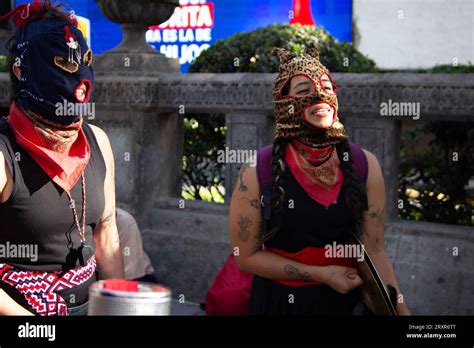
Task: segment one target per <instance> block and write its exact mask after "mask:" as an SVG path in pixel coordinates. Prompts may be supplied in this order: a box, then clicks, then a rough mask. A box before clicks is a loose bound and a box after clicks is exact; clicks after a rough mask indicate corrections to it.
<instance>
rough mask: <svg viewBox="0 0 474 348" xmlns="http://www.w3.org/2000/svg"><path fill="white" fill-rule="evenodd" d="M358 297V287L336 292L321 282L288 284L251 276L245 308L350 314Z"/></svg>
mask: <svg viewBox="0 0 474 348" xmlns="http://www.w3.org/2000/svg"><path fill="white" fill-rule="evenodd" d="M359 298H360V291H359V289H358V288H357V289H354V290H352V291H350V292H349V293H347V294H340V293H338V292H337V291H335V290H333V289H332V288H331V287H329V286H327V285H324V284H321V285H303V286H288V285H284V284H280V283H278V282H275V281H273V280H270V279H266V278H262V277H258V276H255V277H254V278H253V282H252V289H251V291H250V299H249V302H248V307H247V310H248V314H249V315H277V316H314V315H324V316H327V315H329V316H350V315H352V313H353V311H354V308H355V307H356V305H357V303H358V302H359Z"/></svg>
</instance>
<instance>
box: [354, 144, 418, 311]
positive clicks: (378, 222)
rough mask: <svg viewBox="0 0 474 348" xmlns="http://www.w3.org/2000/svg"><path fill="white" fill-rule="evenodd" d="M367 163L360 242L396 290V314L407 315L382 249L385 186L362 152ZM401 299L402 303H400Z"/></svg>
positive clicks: (371, 160)
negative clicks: (365, 204) (365, 198)
mask: <svg viewBox="0 0 474 348" xmlns="http://www.w3.org/2000/svg"><path fill="white" fill-rule="evenodd" d="M364 152H365V153H366V155H367V161H368V163H369V174H368V177H367V184H366V188H367V198H368V202H369V209H368V210H367V211H366V212H364V215H363V222H362V235H361V242H362V243H363V244H364V246H365V249H366V250H367V252H368V253H369V255H370V258H371V259H372V261H373V262H374V265H375V267H376V268H377V271H378V273H379V274H380V277H381V278H382V280H383V282H384V283H385V284H391V285H392V286H394V287H395V288H396V289H397V293H398V294H399V299H398V301H397V308H396V309H397V312H398V314H400V315H409V314H410V312H409V310H408V307H407V305H406V303H405V301H404V298H403V296H400V294H401V293H400V288H399V286H398V283H397V279H396V277H395V272H394V270H393V267H392V263H391V262H390V260H389V259H388V256H387V254H386V253H385V248H384V229H385V206H386V203H385V184H384V179H383V175H382V170H381V168H380V165H379V162H378V160H377V158H376V157H375V156H374V155H373V154H372V153H370V152H368V151H366V150H364ZM402 299H403V301H401V300H402Z"/></svg>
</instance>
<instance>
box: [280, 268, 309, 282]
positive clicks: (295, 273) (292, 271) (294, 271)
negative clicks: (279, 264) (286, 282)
mask: <svg viewBox="0 0 474 348" xmlns="http://www.w3.org/2000/svg"><path fill="white" fill-rule="evenodd" d="M283 269H284V271H285V273H286V274H287V275H288V277H290V278H294V279H301V280H303V281H305V282H310V281H312V280H313V279H311V275H310V274H309V273H308V272H304V273H301V272H300V270H299V269H298V268H296V267H295V266H292V265H286V266H285V267H284V268H283Z"/></svg>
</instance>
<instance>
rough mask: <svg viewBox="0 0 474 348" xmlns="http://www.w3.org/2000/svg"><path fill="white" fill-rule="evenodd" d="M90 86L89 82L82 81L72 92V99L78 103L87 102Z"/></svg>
mask: <svg viewBox="0 0 474 348" xmlns="http://www.w3.org/2000/svg"><path fill="white" fill-rule="evenodd" d="M91 87H92V84H91V82H90V81H89V80H82V81H81V82H80V83H79V85H78V86H77V87H76V89H75V90H74V97H75V98H76V100H77V101H78V102H79V103H86V102H88V101H89V98H90V95H91Z"/></svg>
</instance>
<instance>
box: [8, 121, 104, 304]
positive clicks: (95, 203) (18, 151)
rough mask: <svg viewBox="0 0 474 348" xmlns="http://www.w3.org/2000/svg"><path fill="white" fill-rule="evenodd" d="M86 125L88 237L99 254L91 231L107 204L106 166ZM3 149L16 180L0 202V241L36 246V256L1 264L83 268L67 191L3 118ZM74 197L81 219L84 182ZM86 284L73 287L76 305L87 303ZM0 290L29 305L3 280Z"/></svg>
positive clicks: (24, 267)
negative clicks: (21, 142) (30, 152)
mask: <svg viewBox="0 0 474 348" xmlns="http://www.w3.org/2000/svg"><path fill="white" fill-rule="evenodd" d="M82 128H83V130H84V133H85V136H86V138H87V141H88V143H89V147H90V152H91V156H90V160H89V163H88V165H87V167H86V170H85V181H86V241H87V244H88V245H90V246H91V247H92V249H93V251H94V252H95V244H94V241H93V239H92V231H93V230H94V229H95V227H96V226H97V224H98V223H99V220H100V217H101V216H102V214H103V211H104V207H105V197H104V181H105V174H106V165H105V161H104V158H103V156H102V153H101V151H100V148H99V145H98V143H97V140H96V138H95V135H94V133H93V131H92V128H91V127H90V126H89V125H88V124H87V123H85V122H84V124H83V126H82ZM0 151H1V152H2V153H3V156H4V157H5V159H6V163H7V165H8V168H9V169H10V172H11V173H12V177H13V182H14V188H13V192H12V194H11V196H10V198H9V199H8V200H7V201H6V202H5V203H3V204H2V203H0V244H2V245H8V244H9V245H12V244H15V245H26V244H29V245H37V248H38V249H37V250H38V253H37V260H34V259H31V258H30V259H27V258H22V259H18V258H1V257H2V256H1V255H0V263H6V264H9V265H12V266H13V267H15V268H17V269H20V270H25V271H40V272H58V271H59V272H60V271H67V270H70V269H73V268H76V267H79V266H80V263H79V257H78V254H77V248H78V247H79V246H80V244H81V243H80V236H79V232H78V230H77V227H76V224H75V221H74V215H73V213H72V210H71V208H70V202H69V198H68V196H67V194H66V192H65V191H64V190H63V189H62V188H61V187H60V186H58V185H57V184H56V183H54V182H53V181H52V180H51V179H50V178H49V177H48V175H47V174H46V173H45V172H44V171H43V170H42V169H41V167H40V166H39V165H38V164H37V163H36V162H35V161H34V160H33V159H32V157H31V156H30V155H29V154H28V152H26V151H25V150H24V149H23V148H22V147H21V146H20V145H18V144H17V142H16V140H15V135H14V134H13V132H12V130H11V129H10V126H9V124H8V123H7V122H6V121H5V120H4V119H0ZM71 196H72V198H73V199H74V201H75V203H76V210H77V214H78V217H79V219H80V218H81V216H82V184H81V180H79V181H78V182H77V183H76V184H75V186H74V187H73V188H72V190H71ZM86 261H87V260H86ZM93 278H94V277H93ZM87 285H90V284H83V285H81V286H78V287H77V289H74V291H75V292H74V295H75V299H76V302H75V305H80V304H81V303H83V302H85V301H87V291H88V289H87ZM0 288H2V289H3V290H5V292H7V294H9V295H10V296H11V297H13V299H14V300H16V301H17V302H18V303H20V304H22V305H25V301H24V298H23V296H22V295H21V294H19V293H18V291H16V290H15V289H14V288H12V287H11V286H9V285H8V284H5V283H3V282H1V281H0ZM79 288H80V289H79ZM68 293H69V290H68ZM62 297H64V296H62Z"/></svg>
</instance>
